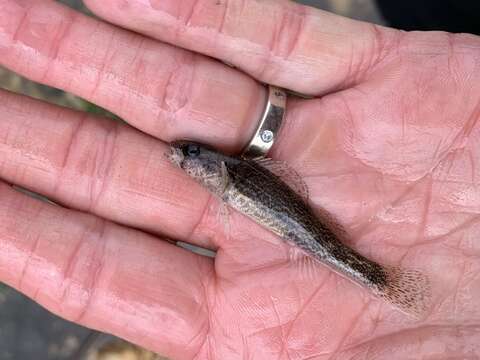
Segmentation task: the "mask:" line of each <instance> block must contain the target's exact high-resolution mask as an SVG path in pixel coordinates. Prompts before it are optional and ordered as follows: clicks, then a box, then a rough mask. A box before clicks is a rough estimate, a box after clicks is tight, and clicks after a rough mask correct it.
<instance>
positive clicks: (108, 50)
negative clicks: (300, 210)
mask: <svg viewBox="0 0 480 360" xmlns="http://www.w3.org/2000/svg"><path fill="white" fill-rule="evenodd" d="M88 5H89V6H90V7H91V8H92V10H94V11H95V12H96V14H97V15H99V16H101V17H104V18H105V19H106V20H108V21H110V22H112V23H116V24H118V25H120V26H123V27H126V28H129V29H131V30H135V31H136V32H137V34H136V33H132V32H129V31H127V30H122V29H120V28H119V27H116V26H113V25H109V24H107V23H104V22H101V21H99V20H95V19H92V18H87V17H85V16H83V15H80V14H78V13H75V12H73V11H72V10H69V9H67V8H64V7H62V6H60V5H58V4H57V3H55V2H51V1H46V0H0V63H2V64H3V65H5V66H6V67H8V68H10V69H12V70H14V71H17V72H18V73H20V74H23V75H25V76H27V77H29V78H31V79H33V80H36V81H39V82H42V83H45V84H48V85H52V86H55V87H58V88H62V89H65V90H68V91H71V92H73V93H76V94H78V95H80V96H82V97H84V98H87V99H89V100H90V101H92V102H95V103H97V104H99V105H102V106H104V107H105V108H108V109H109V110H111V111H112V112H115V113H116V114H118V115H119V116H121V117H122V118H124V119H125V120H126V121H127V122H129V123H130V124H131V125H132V126H133V127H135V128H137V129H138V130H141V131H142V132H141V131H138V130H137V129H134V128H132V127H129V126H127V125H123V124H119V123H114V122H111V121H109V120H103V119H98V118H93V117H91V116H88V115H86V114H82V113H77V112H73V111H70V110H66V109H61V108H58V107H55V106H53V105H48V104H45V103H40V102H37V101H35V100H32V99H28V98H25V97H20V96H18V95H14V94H9V93H6V92H0V99H1V101H0V177H1V178H2V179H3V180H4V181H6V182H7V183H9V184H17V185H20V186H23V187H26V188H28V189H31V190H33V191H36V192H39V193H41V194H44V195H46V196H48V197H50V198H51V199H52V200H54V201H56V202H58V203H59V204H62V205H63V206H64V207H60V206H55V205H51V204H47V203H42V202H38V201H36V200H33V199H31V198H28V197H26V196H24V195H22V194H20V193H18V192H16V191H14V190H13V189H12V188H11V187H10V186H8V185H7V184H6V183H0V198H1V202H0V279H1V280H2V281H4V282H6V283H8V284H10V285H12V286H14V287H15V288H17V289H18V290H20V291H22V292H24V293H25V294H27V295H29V296H31V297H32V298H33V299H34V300H35V301H37V302H39V303H41V304H42V305H44V306H45V307H46V308H48V309H50V310H51V311H53V312H55V313H57V314H59V315H61V316H63V317H65V318H67V319H71V320H73V321H76V322H78V323H81V324H84V325H86V326H90V327H92V328H96V329H99V330H103V331H107V332H110V333H113V334H116V335H118V336H120V337H123V338H126V339H128V340H131V341H133V342H135V343H138V344H141V345H144V346H146V347H148V348H150V349H152V350H154V351H157V352H159V353H161V354H165V355H168V356H170V357H172V358H173V359H192V358H197V359H240V358H241V359H302V360H306V359H331V358H334V359H360V358H361V359H364V358H365V359H386V358H388V359H417V358H428V359H430V358H431V359H450V358H462V359H467V358H472V359H473V358H476V357H478V356H480V349H479V348H478V346H476V344H478V343H479V342H480V306H479V305H480V300H479V299H480V278H479V276H480V262H479V256H480V241H479V240H478V239H477V237H478V234H479V233H480V227H479V226H480V222H479V221H478V219H479V217H478V214H479V212H480V205H479V204H480V201H479V200H480V173H479V171H480V170H479V169H480V164H479V155H478V154H480V148H479V147H480V145H479V144H480V141H478V139H480V130H479V127H478V125H477V124H478V119H479V117H480V95H479V94H480V39H479V38H477V37H475V36H470V35H450V34H445V33H403V32H398V31H395V30H391V29H386V28H380V27H376V26H374V25H371V24H366V23H361V22H355V21H352V20H348V19H344V18H341V17H337V16H334V15H332V14H328V13H325V12H321V11H318V10H314V9H311V8H306V7H302V6H299V5H295V4H293V3H290V2H287V1H278V0H265V1H255V0H243V1H240V0H231V1H224V0H216V1H214V0H197V1H194V0H188V1H177V0H156V1H154V0H151V1H143V0H142V1H141V0H108V1H105V0H89V1H88ZM138 33H139V34H138ZM141 34H143V35H141ZM147 36H148V37H147ZM166 43H171V44H173V45H176V46H179V47H183V48H184V49H187V50H182V49H180V48H177V47H173V46H171V45H167V44H166ZM190 51H193V52H190ZM195 52H196V53H195ZM199 53H202V54H205V55H208V56H211V57H213V58H217V59H219V60H223V61H225V62H228V63H230V64H233V65H234V66H236V67H237V68H239V69H241V70H243V71H244V72H245V73H242V72H240V71H239V70H236V69H233V68H231V67H228V66H226V65H224V64H223V63H220V62H218V61H216V60H214V59H212V58H210V57H206V56H204V55H200V54H199ZM250 76H252V77H250ZM253 78H255V79H257V80H259V81H262V82H266V83H271V84H275V85H278V86H282V87H285V88H287V89H290V90H292V91H295V92H300V93H304V94H309V95H313V96H315V97H316V98H314V99H310V100H304V99H300V98H292V99H291V100H290V101H289V104H288V114H287V118H286V123H285V125H284V127H283V129H282V132H281V134H280V138H279V140H278V141H277V143H276V145H275V148H274V150H273V153H272V157H274V158H276V159H281V160H285V161H287V162H288V163H290V164H291V165H292V166H293V167H294V168H296V169H297V170H298V172H299V173H300V174H301V175H302V176H303V177H304V179H305V182H306V183H307V185H308V186H309V188H310V200H309V201H310V204H311V205H312V206H314V207H316V208H317V209H318V210H319V211H320V209H321V208H323V209H327V210H328V211H330V212H331V213H333V214H334V215H335V216H336V217H337V218H338V220H339V221H340V222H341V223H343V224H344V225H345V228H346V231H347V232H348V234H349V236H348V237H347V241H349V242H350V244H351V246H352V247H354V248H355V249H357V250H358V251H359V252H361V253H362V254H364V255H366V256H368V257H370V258H372V259H375V260H377V261H379V262H381V263H385V264H389V265H401V266H403V267H410V268H417V269H420V270H422V271H424V272H425V273H426V274H428V276H429V277H430V279H431V282H432V302H431V304H430V307H429V310H428V312H427V313H426V314H425V316H424V318H422V319H421V320H413V319H411V318H409V317H408V316H405V315H404V314H402V313H400V312H398V311H397V310H395V309H394V308H392V307H391V306H390V305H389V304H386V303H385V302H383V301H381V300H378V299H376V298H374V297H372V296H371V294H370V293H369V292H368V291H366V290H364V289H361V288H359V287H357V286H354V285H353V284H352V283H350V282H348V281H347V280H345V279H343V278H340V277H339V276H337V275H335V274H333V273H332V272H331V271H329V270H328V269H327V268H325V267H323V266H321V265H316V266H312V265H309V264H306V265H305V264H304V262H303V260H302V259H298V258H292V256H291V249H289V247H288V246H287V245H284V244H283V243H282V242H281V241H280V240H278V239H277V238H275V236H274V235H272V234H270V233H269V232H268V231H266V230H264V229H262V228H261V227H259V226H257V225H256V224H254V223H252V222H251V221H250V220H248V219H246V218H245V217H243V216H241V215H240V214H236V213H233V212H231V214H230V219H229V221H228V226H225V223H224V222H223V219H222V217H221V216H219V213H221V212H220V211H219V203H218V200H217V199H215V198H213V197H211V196H210V195H209V194H208V193H207V192H206V191H205V190H204V189H202V188H201V187H200V186H199V185H197V184H195V183H194V182H193V181H192V180H190V179H188V178H186V177H185V176H184V175H183V174H182V173H181V171H180V170H178V169H175V168H174V167H173V166H172V165H170V164H169V163H168V161H167V159H166V158H165V156H164V153H165V151H166V149H167V146H166V145H165V142H168V141H171V140H174V139H179V138H189V139H193V140H197V141H201V142H205V143H209V144H211V145H214V146H216V147H218V148H220V149H223V150H225V151H239V150H240V149H241V148H242V147H243V146H244V145H245V143H246V142H247V141H248V139H249V138H250V136H251V134H252V132H253V130H254V128H255V126H256V121H257V120H256V119H258V118H259V115H260V113H261V111H262V106H263V103H264V101H265V91H264V88H263V87H262V86H261V85H259V83H258V82H257V81H255V80H254V79H253ZM326 94H329V95H326ZM166 239H176V240H181V241H184V242H189V243H192V244H195V245H199V246H202V247H206V248H211V249H214V250H217V257H216V259H215V261H213V260H212V259H209V258H205V257H201V256H199V255H195V254H192V253H190V252H187V251H186V250H183V249H181V248H179V247H176V246H175V245H173V244H172V243H171V241H167V240H166Z"/></svg>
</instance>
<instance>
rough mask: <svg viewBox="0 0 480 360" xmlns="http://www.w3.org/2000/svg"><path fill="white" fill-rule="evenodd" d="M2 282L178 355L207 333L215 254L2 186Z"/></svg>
mask: <svg viewBox="0 0 480 360" xmlns="http://www.w3.org/2000/svg"><path fill="white" fill-rule="evenodd" d="M0 198H1V199H2V201H1V202H0V281H3V282H6V283H7V284H9V285H11V286H13V287H15V288H16V289H18V290H20V291H21V292H23V293H25V294H26V295H28V296H30V297H31V298H33V299H34V300H35V301H37V302H39V303H40V304H42V305H43V306H45V307H46V308H47V309H49V310H50V311H52V312H54V313H56V314H58V315H60V316H62V317H64V318H66V319H69V320H71V321H75V322H78V323H80V324H82V325H85V326H88V327H91V328H95V329H98V330H101V331H105V332H108V333H112V334H115V335H117V336H120V337H122V338H125V339H127V340H130V341H133V342H135V343H138V344H140V345H143V346H145V347H148V348H150V349H152V350H154V351H157V352H159V353H161V354H164V355H168V356H170V357H172V358H174V359H191V358H193V356H194V355H195V354H196V353H197V352H198V351H199V348H200V347H201V345H202V344H203V342H204V339H205V336H206V332H207V331H208V326H207V324H208V321H207V319H208V312H207V297H206V294H208V293H209V291H210V290H211V286H212V280H213V275H212V274H213V265H212V262H211V260H209V259H207V258H202V257H199V256H198V255H194V254H191V253H188V252H186V251H184V250H182V249H179V248H177V247H175V246H173V245H170V244H168V243H166V242H163V241H157V239H155V238H152V237H150V236H148V235H146V234H143V233H140V232H138V231H135V230H129V229H126V228H123V227H121V226H118V225H115V224H113V223H109V222H106V221H104V220H102V219H100V218H96V217H93V216H90V215H85V214H82V213H78V212H75V211H71V210H66V209H64V208H61V207H58V206H53V205H50V204H47V203H42V202H40V201H38V200H35V199H32V198H29V197H27V196H26V195H23V194H20V193H17V192H15V191H14V190H12V189H11V188H10V187H9V186H7V185H5V184H0Z"/></svg>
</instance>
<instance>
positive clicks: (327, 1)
mask: <svg viewBox="0 0 480 360" xmlns="http://www.w3.org/2000/svg"><path fill="white" fill-rule="evenodd" d="M61 2H63V3H65V4H67V5H69V6H71V7H74V8H76V9H79V10H82V11H86V8H85V7H84V5H83V4H82V1H81V0H63V1H61ZM299 2H302V3H304V4H308V5H311V6H316V7H319V8H322V9H325V10H328V11H332V12H336V13H338V14H341V15H345V16H348V17H352V18H356V19H361V20H367V21H370V22H375V23H379V24H382V23H383V19H382V18H381V16H380V14H379V12H378V9H377V7H376V6H375V3H374V0H301V1H299ZM0 15H1V14H0ZM0 87H1V88H4V89H7V90H10V91H13V92H17V93H22V94H26V95H29V96H33V97H35V98H39V99H43V100H47V101H49V102H52V103H55V104H58V105H61V106H67V107H71V108H74V109H79V110H85V111H91V112H97V113H103V112H104V111H103V110H102V109H100V108H97V107H96V106H94V105H92V104H90V103H88V102H86V101H84V100H82V99H79V98H77V97H75V96H73V95H71V94H67V93H64V92H62V91H60V90H57V89H53V88H50V87H46V86H42V85H38V84H35V83H32V82H30V81H28V80H26V79H23V78H21V77H19V76H17V75H15V74H14V73H11V72H10V71H8V70H6V69H4V68H2V67H0ZM30 359H32V360H63V359H69V360H83V359H85V360H154V359H156V360H159V359H161V358H160V357H158V356H156V355H155V354H152V353H150V352H148V351H145V350H142V349H139V348H136V347H134V346H133V345H130V344H127V343H125V342H122V341H120V340H118V339H115V338H114V337H112V336H110V335H107V334H100V333H97V332H95V331H92V330H89V329H86V328H83V327H80V326H77V325H75V324H72V323H69V322H67V321H64V320H62V319H60V318H58V317H56V316H54V315H52V314H50V313H49V312H47V311H46V310H44V309H43V308H41V307H39V306H38V305H36V304H35V303H33V302H32V301H30V300H29V299H28V298H26V297H24V296H23V295H21V294H19V293H18V292H16V291H14V290H13V289H11V288H9V287H7V286H5V285H2V284H1V283H0V360H30Z"/></svg>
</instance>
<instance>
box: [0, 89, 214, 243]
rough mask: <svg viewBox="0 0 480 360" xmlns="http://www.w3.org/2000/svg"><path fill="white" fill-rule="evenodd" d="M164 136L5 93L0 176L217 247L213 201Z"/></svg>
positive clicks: (0, 106)
mask: <svg viewBox="0 0 480 360" xmlns="http://www.w3.org/2000/svg"><path fill="white" fill-rule="evenodd" d="M166 150H167V147H166V146H165V145H164V144H163V143H161V142H160V141H158V140H155V139H154V138H152V137H149V136H147V135H145V134H142V133H140V132H138V131H135V130H134V129H132V128H130V127H128V126H125V125H122V124H120V123H116V122H113V121H110V120H104V119H99V118H92V117H89V116H87V115H86V114H83V113H78V112H74V111H71V110H68V109H64V108H60V107H56V106H53V105H49V104H45V103H42V102H39V101H36V100H32V99H29V98H26V97H23V96H19V95H14V94H11V93H7V92H5V91H0V177H1V178H3V179H4V180H7V181H9V182H10V183H13V184H17V185H19V186H23V187H25V188H28V189H30V190H33V191H36V192H38V193H41V194H43V195H45V196H48V197H49V198H51V199H52V200H55V201H57V202H60V203H62V204H64V205H66V206H68V207H71V208H75V209H78V210H81V211H88V212H93V213H95V214H97V215H99V216H102V217H104V218H106V219H110V220H112V221H115V222H118V223H122V224H125V225H129V226H133V227H135V228H140V229H143V230H146V231H149V232H153V233H157V234H163V235H166V236H169V237H172V238H177V239H180V240H184V241H188V242H191V243H194V244H196V245H199V246H204V247H209V248H216V247H217V246H218V244H217V240H218V238H219V232H218V231H216V229H217V225H218V224H217V223H216V221H215V218H216V215H215V207H214V204H215V202H214V201H210V197H209V195H208V194H207V193H206V192H205V191H203V190H202V189H201V188H200V186H199V185H197V184H195V183H194V182H193V181H192V180H191V179H189V178H187V177H185V176H183V174H182V173H181V171H180V170H179V169H175V168H174V167H173V166H171V164H169V163H168V160H167V159H166V157H165V152H166Z"/></svg>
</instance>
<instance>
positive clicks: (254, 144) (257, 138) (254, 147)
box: [243, 85, 287, 158]
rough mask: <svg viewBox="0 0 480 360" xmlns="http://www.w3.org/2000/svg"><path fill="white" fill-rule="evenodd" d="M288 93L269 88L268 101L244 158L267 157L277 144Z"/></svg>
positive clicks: (246, 148) (272, 87)
mask: <svg viewBox="0 0 480 360" xmlns="http://www.w3.org/2000/svg"><path fill="white" fill-rule="evenodd" d="M286 105H287V93H286V92H285V91H284V90H283V89H280V88H278V87H275V86H271V85H269V86H268V99H267V104H266V105H265V111H264V112H263V115H262V118H261V120H260V123H259V124H258V127H257V130H256V131H255V135H254V136H253V138H252V140H250V143H249V144H248V145H247V146H246V147H245V149H244V150H243V156H245V157H249V158H255V157H260V156H265V155H267V154H268V152H269V151H270V149H271V148H272V146H273V143H274V142H275V140H276V138H277V135H278V131H279V130H280V127H281V125H282V122H283V118H284V116H285V107H286Z"/></svg>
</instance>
